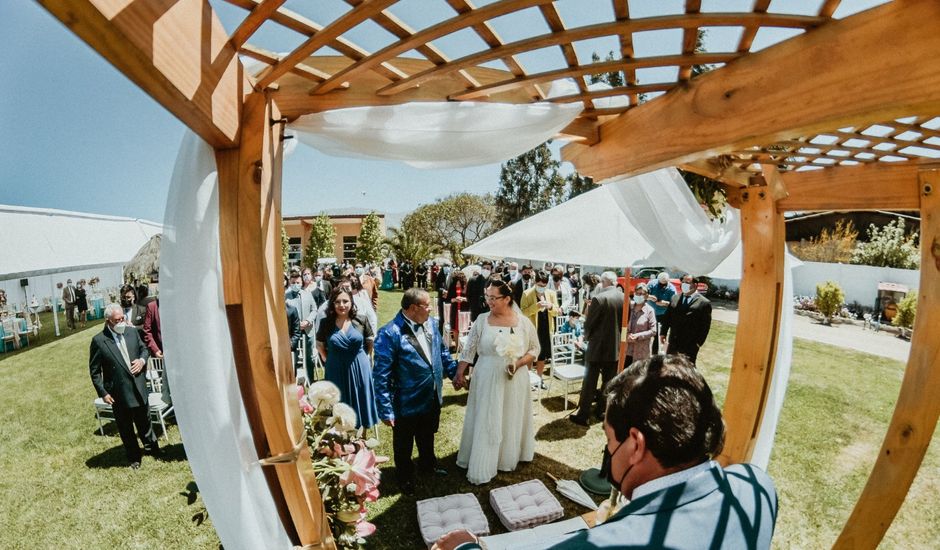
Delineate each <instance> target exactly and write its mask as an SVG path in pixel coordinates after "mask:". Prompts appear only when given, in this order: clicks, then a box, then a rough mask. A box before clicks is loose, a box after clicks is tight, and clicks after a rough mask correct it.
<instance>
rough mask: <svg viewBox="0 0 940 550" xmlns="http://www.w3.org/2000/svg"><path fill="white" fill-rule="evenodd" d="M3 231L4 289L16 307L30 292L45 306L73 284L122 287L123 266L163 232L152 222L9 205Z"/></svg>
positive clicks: (2, 212) (1, 208) (0, 270)
mask: <svg viewBox="0 0 940 550" xmlns="http://www.w3.org/2000/svg"><path fill="white" fill-rule="evenodd" d="M0 228H2V229H0V251H2V252H0V289H3V290H4V291H6V294H7V299H8V301H9V304H10V306H11V307H12V306H13V304H18V305H22V304H23V303H25V302H27V301H28V299H27V294H26V293H27V292H28V293H29V299H31V298H32V296H34V295H35V296H36V298H37V299H38V300H39V301H40V302H41V301H42V300H43V298H45V297H48V296H50V295H51V294H52V293H53V289H54V287H55V284H56V283H58V282H64V281H65V280H66V279H68V278H71V279H72V280H78V279H80V278H85V279H90V278H91V277H98V278H99V279H100V280H101V283H100V288H109V287H112V286H116V285H119V284H120V283H121V281H122V277H123V266H124V264H125V263H127V262H128V260H130V259H131V258H132V257H133V256H134V254H136V253H137V251H138V250H139V249H140V247H141V246H143V244H144V243H146V242H147V240H148V239H150V237H151V236H153V235H155V234H157V233H160V232H161V231H162V230H163V226H162V225H160V224H158V223H154V222H150V221H147V220H139V219H134V218H122V217H115V216H102V215H98V214H86V213H82V212H69V211H66V210H53V209H46V208H28V207H23V206H7V205H0ZM24 279H25V280H26V281H27V283H28V286H27V287H26V288H25V289H24V287H22V286H21V283H20V281H21V280H24Z"/></svg>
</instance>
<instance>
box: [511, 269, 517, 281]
mask: <svg viewBox="0 0 940 550" xmlns="http://www.w3.org/2000/svg"><path fill="white" fill-rule="evenodd" d="M509 274H510V275H512V278H513V279H515V278H516V275H518V274H519V270H518V269H510V270H509Z"/></svg>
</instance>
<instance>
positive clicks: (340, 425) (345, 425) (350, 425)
mask: <svg viewBox="0 0 940 550" xmlns="http://www.w3.org/2000/svg"><path fill="white" fill-rule="evenodd" d="M334 387H335V386H334ZM328 423H329V424H330V425H332V426H333V427H334V428H336V429H337V430H340V431H344V432H352V431H355V429H356V411H354V410H353V408H352V407H350V406H349V405H347V404H345V403H337V404H335V405H333V416H332V417H331V418H330V420H329V421H328Z"/></svg>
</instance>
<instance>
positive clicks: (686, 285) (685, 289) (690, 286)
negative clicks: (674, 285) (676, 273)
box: [682, 283, 692, 294]
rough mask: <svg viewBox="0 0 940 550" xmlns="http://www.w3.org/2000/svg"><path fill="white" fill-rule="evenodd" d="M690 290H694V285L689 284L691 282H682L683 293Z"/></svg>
mask: <svg viewBox="0 0 940 550" xmlns="http://www.w3.org/2000/svg"><path fill="white" fill-rule="evenodd" d="M690 290H692V285H691V284H689V283H682V293H683V294H688V293H689V291H690Z"/></svg>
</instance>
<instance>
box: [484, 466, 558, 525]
mask: <svg viewBox="0 0 940 550" xmlns="http://www.w3.org/2000/svg"><path fill="white" fill-rule="evenodd" d="M490 506H492V507H493V509H494V510H496V515H498V516H499V520H500V521H501V522H503V525H505V526H506V528H507V529H509V530H510V531H518V530H519V529H528V528H530V527H535V526H536V525H542V524H543V523H550V522H552V521H555V520H556V519H559V518H561V517H562V516H564V515H565V511H564V510H563V509H562V507H561V503H560V502H558V499H557V498H555V495H553V494H552V493H551V491H549V490H548V489H547V488H546V487H545V485H544V484H542V482H541V481H539V480H537V479H532V480H529V481H523V482H522V483H517V484H515V485H509V486H508V487H500V488H499V489H493V490H492V491H490Z"/></svg>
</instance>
